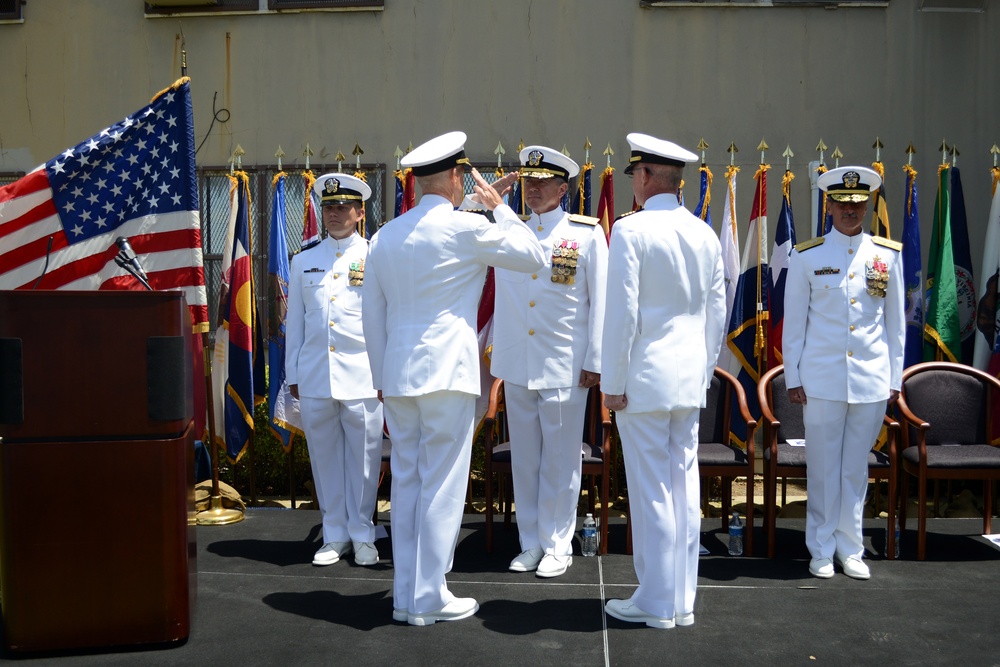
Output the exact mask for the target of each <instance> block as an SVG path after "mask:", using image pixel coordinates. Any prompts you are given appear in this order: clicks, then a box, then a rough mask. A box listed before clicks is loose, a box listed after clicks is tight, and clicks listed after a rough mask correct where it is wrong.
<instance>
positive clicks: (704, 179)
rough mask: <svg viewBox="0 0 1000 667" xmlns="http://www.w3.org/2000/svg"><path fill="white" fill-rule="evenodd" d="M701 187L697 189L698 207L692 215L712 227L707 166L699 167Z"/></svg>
mask: <svg viewBox="0 0 1000 667" xmlns="http://www.w3.org/2000/svg"><path fill="white" fill-rule="evenodd" d="M698 171H700V172H701V187H700V188H699V190H700V192H699V196H698V205H697V206H696V207H695V209H694V214H695V215H696V216H698V217H699V218H701V219H702V220H704V221H705V222H706V223H708V226H709V227H711V226H712V172H711V171H710V170H709V168H708V166H707V165H704V164H703V165H701V168H700V169H699V170H698Z"/></svg>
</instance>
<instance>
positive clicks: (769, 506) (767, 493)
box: [764, 479, 778, 558]
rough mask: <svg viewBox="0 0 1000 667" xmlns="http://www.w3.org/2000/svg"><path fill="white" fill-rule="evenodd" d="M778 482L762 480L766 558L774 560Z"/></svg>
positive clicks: (775, 480)
mask: <svg viewBox="0 0 1000 667" xmlns="http://www.w3.org/2000/svg"><path fill="white" fill-rule="evenodd" d="M777 486H778V480H777V479H773V480H770V481H769V480H767V479H765V480H764V503H765V505H764V523H765V524H766V525H765V530H766V532H767V557H768V558H774V532H775V523H776V522H777V517H776V515H777V513H778V511H777V508H776V507H775V505H776V501H777V497H778V489H777Z"/></svg>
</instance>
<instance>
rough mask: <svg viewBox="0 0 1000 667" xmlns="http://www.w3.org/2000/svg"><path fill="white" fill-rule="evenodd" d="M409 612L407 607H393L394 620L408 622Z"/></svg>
mask: <svg viewBox="0 0 1000 667" xmlns="http://www.w3.org/2000/svg"><path fill="white" fill-rule="evenodd" d="M409 616H410V615H409V613H407V611H406V610H405V609H399V608H397V607H393V608H392V620H394V621H399V622H400V623H406V619H407V618H409Z"/></svg>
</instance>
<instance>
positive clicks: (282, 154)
mask: <svg viewBox="0 0 1000 667" xmlns="http://www.w3.org/2000/svg"><path fill="white" fill-rule="evenodd" d="M274 157H276V158H278V171H281V158H283V157H285V151H283V150H281V144H278V150H276V151H275V152H274Z"/></svg>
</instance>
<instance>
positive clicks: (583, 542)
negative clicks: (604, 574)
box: [580, 514, 597, 556]
mask: <svg viewBox="0 0 1000 667" xmlns="http://www.w3.org/2000/svg"><path fill="white" fill-rule="evenodd" d="M580 553H581V554H582V555H584V556H596V555H597V523H596V522H595V521H594V515H593V514H588V515H587V516H586V518H585V519H584V520H583V530H581V531H580Z"/></svg>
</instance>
